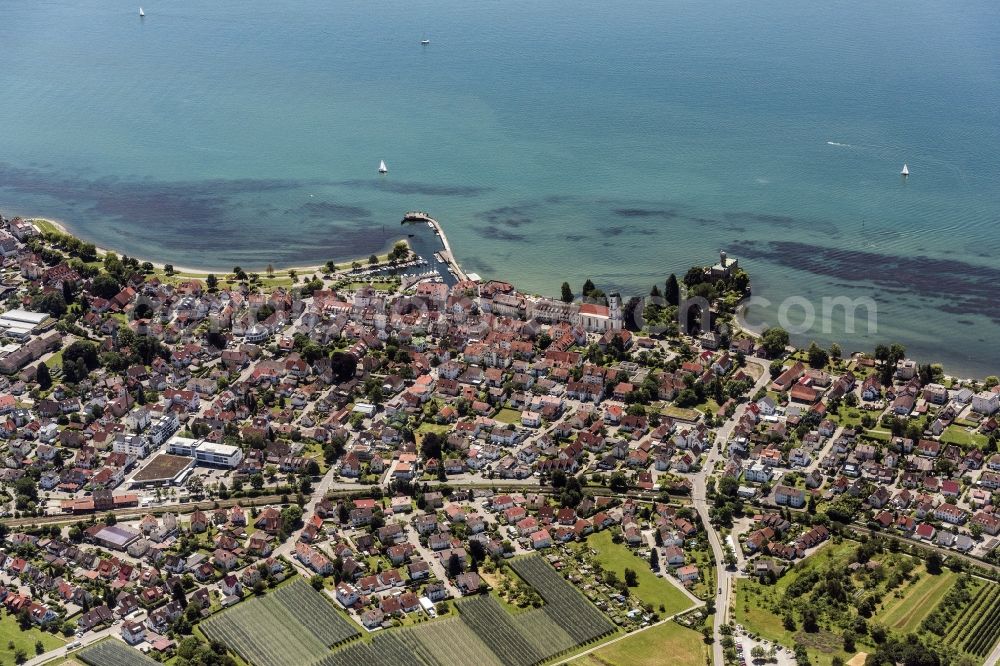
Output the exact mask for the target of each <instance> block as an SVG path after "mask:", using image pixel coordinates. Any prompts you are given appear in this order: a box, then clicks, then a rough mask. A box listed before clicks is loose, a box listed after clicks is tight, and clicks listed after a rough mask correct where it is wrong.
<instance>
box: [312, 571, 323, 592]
mask: <svg viewBox="0 0 1000 666" xmlns="http://www.w3.org/2000/svg"><path fill="white" fill-rule="evenodd" d="M309 584H310V585H312V586H313V589H314V590H316V591H317V592H319V591H320V590H322V589H323V577H322V576H320V575H318V574H317V575H315V576H313V577H312V578H310V579H309Z"/></svg>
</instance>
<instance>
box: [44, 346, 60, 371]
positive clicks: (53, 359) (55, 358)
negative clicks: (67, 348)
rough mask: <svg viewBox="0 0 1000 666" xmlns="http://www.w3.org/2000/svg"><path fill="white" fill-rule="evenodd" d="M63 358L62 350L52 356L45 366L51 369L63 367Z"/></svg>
mask: <svg viewBox="0 0 1000 666" xmlns="http://www.w3.org/2000/svg"><path fill="white" fill-rule="evenodd" d="M62 357H63V350H62V349H60V350H59V351H57V352H56V353H54V354H52V356H50V357H49V358H48V360H46V361H45V365H46V366H48V367H49V368H50V369H51V368H54V367H56V366H57V365H62Z"/></svg>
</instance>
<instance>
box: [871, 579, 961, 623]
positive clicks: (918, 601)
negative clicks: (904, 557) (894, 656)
mask: <svg viewBox="0 0 1000 666" xmlns="http://www.w3.org/2000/svg"><path fill="white" fill-rule="evenodd" d="M917 573H919V574H920V579H919V580H918V581H917V582H916V583H914V584H912V585H909V586H907V587H906V588H904V589H903V590H902V596H901V598H899V599H892V600H891V601H889V602H888V603H886V605H885V607H884V608H883V609H882V610H881V611H879V612H878V613H877V614H876V616H875V617H876V619H877V620H878V622H879V623H880V624H882V625H883V626H885V627H886V628H888V629H891V630H893V631H898V632H900V633H904V634H907V633H911V632H913V631H916V630H917V627H919V626H920V622H921V621H922V620H923V619H924V618H925V617H927V615H928V614H929V613H930V612H931V611H932V610H934V607H935V606H937V604H938V602H939V601H941V598H942V597H944V595H946V594H947V593H948V590H950V589H951V587H952V585H954V584H955V580H956V579H957V578H958V574H956V573H954V572H953V571H948V570H945V571H943V572H942V573H941V574H940V575H937V576H931V575H928V574H927V573H926V570H925V569H924V568H923V567H920V568H919V569H917Z"/></svg>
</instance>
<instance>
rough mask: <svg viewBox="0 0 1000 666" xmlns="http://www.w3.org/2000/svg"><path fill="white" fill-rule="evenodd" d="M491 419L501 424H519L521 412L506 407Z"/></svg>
mask: <svg viewBox="0 0 1000 666" xmlns="http://www.w3.org/2000/svg"><path fill="white" fill-rule="evenodd" d="M493 418H494V419H496V420H497V421H500V422H501V423H513V424H515V425H516V424H518V423H520V422H521V412H519V411H517V410H516V409H509V408H507V407H504V408H503V409H501V410H500V412H499V413H498V414H497V415H496V416H494V417H493Z"/></svg>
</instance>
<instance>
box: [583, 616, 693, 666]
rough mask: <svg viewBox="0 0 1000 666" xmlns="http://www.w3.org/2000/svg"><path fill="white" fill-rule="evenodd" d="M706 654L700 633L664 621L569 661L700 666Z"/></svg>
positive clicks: (602, 665)
mask: <svg viewBox="0 0 1000 666" xmlns="http://www.w3.org/2000/svg"><path fill="white" fill-rule="evenodd" d="M665 655H669V658H666V657H665ZM707 655H708V646H707V645H705V642H704V641H703V640H702V636H701V634H699V633H698V632H697V631H694V630H693V629H688V628H687V627H682V626H681V625H679V624H677V623H676V622H664V623H663V624H660V625H657V626H655V627H652V628H650V629H646V630H645V631H640V632H638V633H634V634H632V635H630V636H627V637H625V638H622V639H620V640H618V641H615V642H614V643H611V644H610V645H606V646H604V647H602V648H600V649H598V650H595V651H594V652H591V653H589V654H585V655H583V656H581V657H577V658H576V659H574V660H573V661H571V662H570V664H572V666H608V665H610V664H614V665H617V664H630V665H631V666H658V665H659V664H667V663H669V664H671V666H701V664H704V663H705V658H706V656H707Z"/></svg>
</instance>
